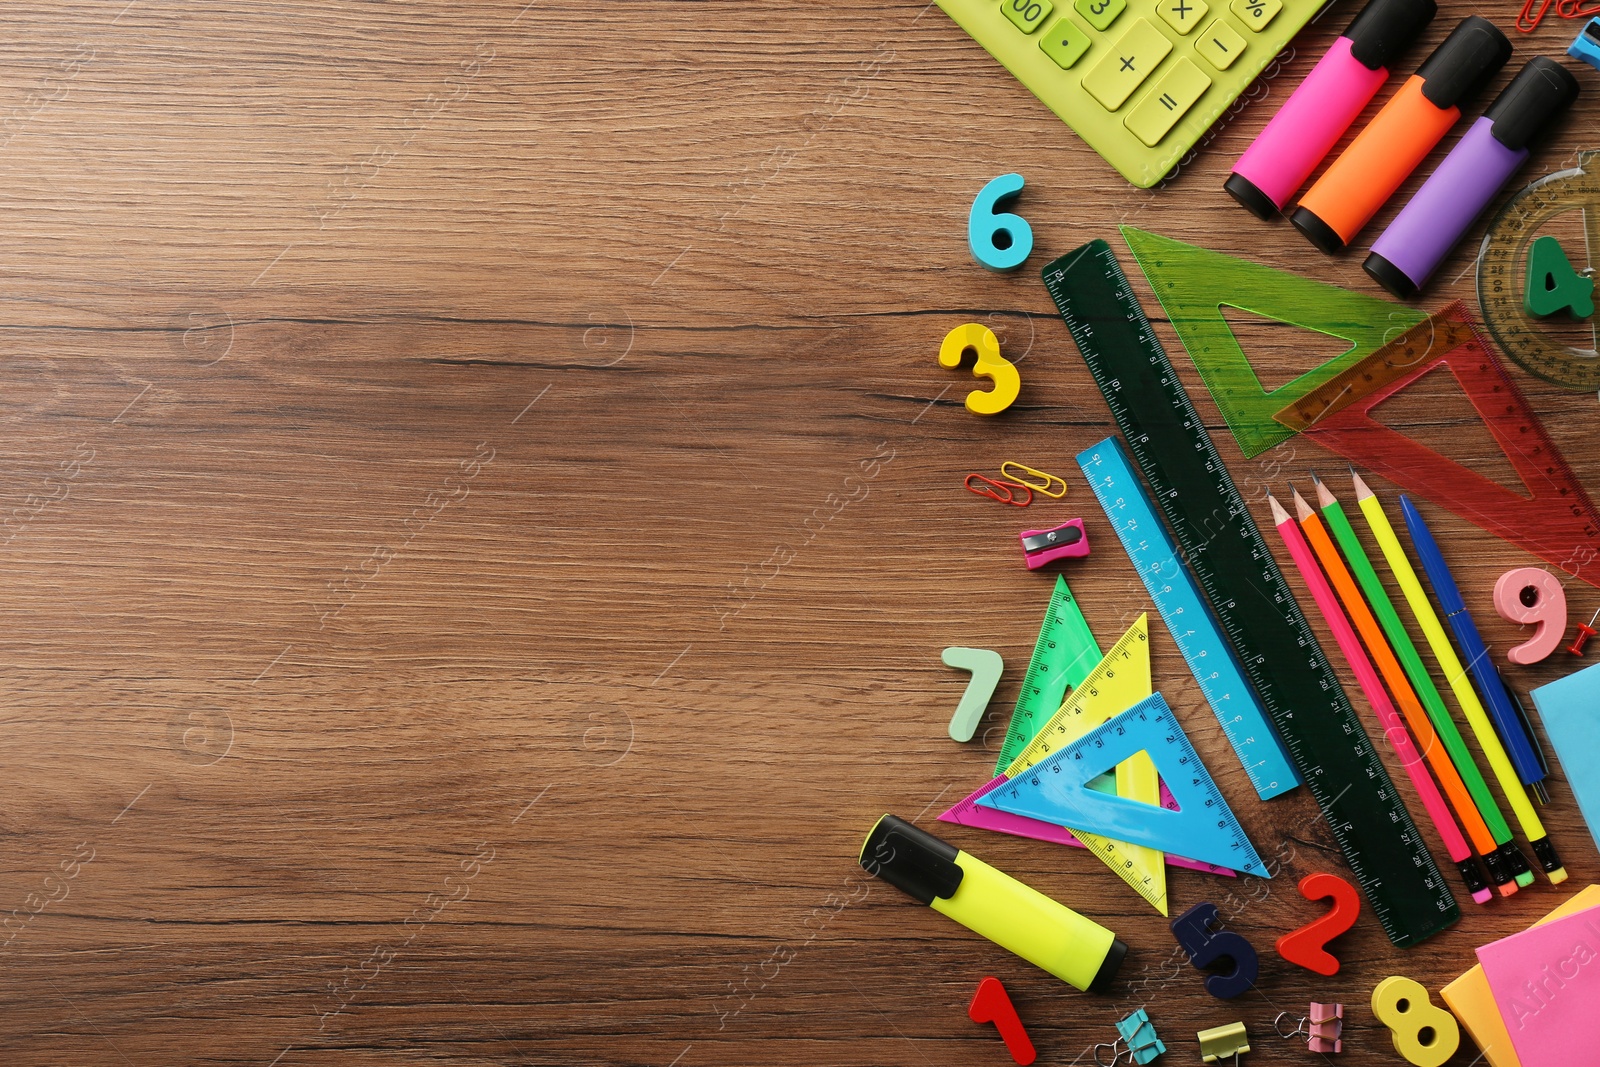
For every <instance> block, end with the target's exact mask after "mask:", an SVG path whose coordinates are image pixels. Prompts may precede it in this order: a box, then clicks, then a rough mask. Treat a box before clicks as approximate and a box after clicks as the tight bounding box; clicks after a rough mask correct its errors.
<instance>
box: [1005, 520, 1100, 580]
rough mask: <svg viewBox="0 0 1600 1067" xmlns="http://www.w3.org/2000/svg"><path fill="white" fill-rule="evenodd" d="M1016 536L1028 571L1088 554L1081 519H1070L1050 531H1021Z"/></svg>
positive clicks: (1086, 536)
mask: <svg viewBox="0 0 1600 1067" xmlns="http://www.w3.org/2000/svg"><path fill="white" fill-rule="evenodd" d="M1017 536H1018V537H1020V538H1022V556H1023V558H1024V559H1025V560H1026V561H1027V563H1028V569H1029V570H1030V571H1032V570H1038V569H1039V568H1040V567H1043V566H1044V565H1045V564H1046V563H1049V562H1050V561H1052V560H1057V559H1071V558H1074V557H1077V556H1087V555H1088V554H1089V535H1088V534H1086V533H1084V531H1083V520H1082V519H1070V520H1068V521H1067V522H1064V523H1062V524H1061V525H1060V526H1057V527H1055V528H1054V529H1050V530H1023V531H1022V533H1020V534H1018V535H1017Z"/></svg>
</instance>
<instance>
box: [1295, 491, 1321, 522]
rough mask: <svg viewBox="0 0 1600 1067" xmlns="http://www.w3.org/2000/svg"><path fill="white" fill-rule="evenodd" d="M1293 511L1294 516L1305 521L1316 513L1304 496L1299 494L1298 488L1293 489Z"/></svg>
mask: <svg viewBox="0 0 1600 1067" xmlns="http://www.w3.org/2000/svg"><path fill="white" fill-rule="evenodd" d="M1294 513H1295V517H1296V518H1298V519H1299V520H1300V521H1301V522H1305V521H1306V520H1307V519H1309V518H1310V517H1311V516H1313V515H1315V514H1316V512H1315V511H1314V510H1313V509H1312V507H1311V505H1310V504H1307V503H1306V498H1305V497H1303V496H1301V495H1300V490H1298V489H1296V490H1294Z"/></svg>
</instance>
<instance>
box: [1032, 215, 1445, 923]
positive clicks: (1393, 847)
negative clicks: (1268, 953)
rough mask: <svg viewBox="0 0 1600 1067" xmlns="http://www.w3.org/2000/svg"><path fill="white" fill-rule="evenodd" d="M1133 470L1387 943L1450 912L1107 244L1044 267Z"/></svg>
mask: <svg viewBox="0 0 1600 1067" xmlns="http://www.w3.org/2000/svg"><path fill="white" fill-rule="evenodd" d="M1044 284H1045V288H1047V289H1049V290H1050V295H1051V296H1052V297H1054V298H1055V302H1056V307H1057V308H1059V309H1060V311H1061V317H1062V318H1063V319H1065V320H1066V323H1067V328H1068V329H1069V330H1071V331H1072V339H1073V340H1074V341H1076V342H1077V344H1078V350H1079V351H1080V352H1081V353H1082V354H1083V358H1084V362H1086V363H1087V364H1088V365H1089V370H1090V372H1091V373H1092V374H1093V375H1094V380H1095V382H1096V384H1098V385H1099V386H1100V391H1101V392H1102V393H1104V394H1105V398H1106V403H1107V404H1109V405H1110V406H1111V415H1112V418H1114V419H1115V420H1116V422H1117V426H1118V427H1120V428H1121V430H1122V436H1123V437H1124V438H1125V439H1126V441H1127V444H1128V449H1129V451H1130V452H1131V453H1132V454H1133V458H1134V462H1135V463H1137V464H1138V466H1139V469H1140V470H1141V471H1142V472H1143V473H1144V477H1145V480H1146V481H1147V482H1148V483H1149V485H1150V488H1151V490H1152V492H1151V495H1152V496H1153V497H1154V498H1155V501H1156V504H1157V506H1159V507H1160V508H1161V511H1162V514H1164V515H1165V516H1166V520H1167V524H1168V525H1169V526H1170V527H1171V528H1172V533H1173V535H1174V538H1175V539H1176V541H1177V542H1178V546H1179V548H1180V549H1181V550H1182V553H1181V558H1183V559H1185V560H1186V561H1187V562H1188V564H1189V566H1190V568H1191V569H1192V570H1193V572H1194V576H1195V579H1196V580H1197V581H1198V582H1199V583H1200V587H1201V588H1202V589H1203V590H1205V594H1206V597H1207V599H1209V600H1210V602H1211V606H1212V609H1213V610H1214V611H1215V613H1216V617H1217V621H1218V622H1219V623H1220V624H1221V626H1222V629H1223V632H1224V633H1225V634H1227V636H1228V639H1229V641H1231V642H1232V644H1233V647H1234V650H1235V651H1236V652H1237V653H1238V656H1239V661H1240V664H1241V666H1242V667H1243V668H1244V671H1245V674H1246V675H1247V676H1248V677H1249V679H1250V682H1251V684H1253V685H1254V686H1255V688H1256V693H1257V695H1258V696H1259V697H1260V698H1261V704H1262V706H1263V707H1264V708H1265V709H1266V711H1267V715H1268V716H1269V717H1270V718H1271V720H1272V723H1273V725H1274V726H1275V727H1276V728H1277V730H1278V734H1279V736H1280V737H1282V739H1283V743H1284V746H1285V747H1286V748H1287V749H1288V751H1289V757H1290V759H1292V760H1293V761H1294V764H1295V766H1296V767H1297V768H1298V769H1299V771H1300V775H1301V777H1302V778H1304V779H1305V783H1306V788H1308V789H1310V790H1311V795H1312V796H1313V797H1315V798H1316V801H1317V804H1318V806H1320V807H1321V808H1322V813H1323V816H1324V817H1325V818H1326V819H1327V822H1328V827H1329V829H1330V830H1331V831H1332V832H1333V836H1334V839H1335V840H1337V841H1338V842H1339V847H1340V848H1341V849H1343V850H1344V855H1345V859H1346V860H1347V861H1348V862H1349V864H1350V870H1351V871H1352V872H1353V873H1354V874H1355V877H1356V880H1357V881H1358V882H1359V883H1360V884H1361V888H1362V889H1363V890H1364V891H1365V892H1366V895H1367V900H1368V902H1369V903H1370V904H1371V906H1372V913H1373V914H1374V915H1375V916H1376V917H1377V919H1378V922H1379V923H1381V924H1382V925H1383V929H1384V932H1385V933H1387V934H1388V935H1389V940H1391V941H1393V942H1394V943H1395V944H1396V945H1399V946H1401V947H1406V946H1408V945H1414V944H1416V943H1417V942H1419V941H1421V940H1423V939H1424V938H1427V937H1431V936H1432V935H1434V934H1436V933H1438V932H1439V931H1441V930H1443V929H1445V928H1446V927H1448V926H1449V925H1450V924H1451V923H1453V922H1455V921H1456V920H1457V919H1459V918H1460V917H1461V909H1460V908H1459V907H1458V906H1457V905H1456V902H1455V898H1454V897H1453V896H1452V895H1451V893H1450V888H1449V886H1448V885H1447V884H1446V882H1445V880H1444V876H1443V875H1441V874H1440V873H1439V868H1438V866H1437V865H1436V864H1435V863H1434V860H1433V857H1432V856H1431V855H1430V854H1429V852H1428V846H1427V843H1426V842H1425V841H1424V840H1423V838H1422V835H1421V834H1420V833H1419V832H1418V831H1417V826H1416V824H1415V823H1414V822H1412V820H1411V815H1410V813H1409V812H1408V811H1407V810H1406V806H1405V803H1404V801H1403V800H1402V799H1401V797H1400V795H1399V793H1398V792H1397V791H1396V790H1395V787H1394V782H1393V781H1392V780H1390V778H1389V774H1388V772H1387V771H1385V770H1384V768H1383V763H1382V761H1380V760H1379V759H1378V753H1377V750H1376V749H1374V748H1373V747H1372V741H1371V739H1370V738H1368V737H1367V732H1366V730H1364V729H1363V728H1362V726H1361V721H1360V720H1359V719H1358V718H1357V717H1356V712H1355V709H1354V708H1353V707H1351V706H1350V701H1349V699H1348V698H1346V696H1345V693H1344V689H1343V688H1342V687H1341V686H1340V685H1339V679H1338V678H1337V677H1336V676H1335V675H1334V673H1333V668H1332V667H1330V666H1329V665H1328V661H1327V659H1326V658H1325V657H1324V656H1323V654H1322V649H1321V647H1320V646H1318V644H1317V640H1316V637H1315V635H1313V634H1312V632H1311V627H1310V626H1308V625H1307V624H1306V618H1305V616H1304V615H1302V614H1301V613H1300V606H1299V605H1298V604H1297V603H1295V599H1294V595H1293V594H1292V593H1291V592H1290V591H1289V586H1288V585H1287V584H1286V583H1285V582H1284V580H1283V573H1282V572H1281V571H1279V570H1278V565H1277V563H1276V562H1275V561H1274V560H1273V558H1272V552H1271V550H1270V549H1269V548H1268V547H1267V543H1266V541H1265V540H1263V539H1262V537H1261V531H1260V530H1259V529H1258V528H1257V527H1256V524H1255V520H1254V519H1252V518H1251V517H1250V512H1249V510H1248V509H1247V508H1246V507H1245V503H1244V499H1243V498H1242V497H1241V496H1240V495H1239V490H1238V489H1237V488H1236V487H1235V486H1234V484H1233V479H1232V477H1230V476H1229V474H1228V468H1227V467H1226V466H1224V465H1223V462H1222V457H1221V456H1219V455H1218V454H1217V450H1216V447H1215V446H1214V445H1213V444H1212V443H1211V435H1210V434H1209V433H1208V432H1207V431H1206V428H1205V424H1204V423H1203V422H1201V420H1200V414H1199V412H1197V411H1196V410H1195V408H1194V405H1193V404H1192V403H1191V402H1190V401H1189V394H1188V393H1187V392H1185V391H1184V388H1183V383H1182V382H1180V381H1179V380H1178V375H1177V373H1176V372H1175V371H1174V370H1173V367H1172V363H1171V361H1170V360H1168V358H1167V353H1166V351H1165V350H1164V349H1163V348H1162V347H1161V342H1160V341H1159V340H1157V338H1156V335H1155V331H1153V330H1152V329H1151V328H1150V323H1149V320H1147V319H1146V318H1145V316H1144V310H1143V309H1142V308H1141V307H1140V306H1139V299H1138V297H1136V296H1135V295H1134V293H1133V290H1132V289H1131V288H1130V287H1129V285H1128V279H1127V277H1126V276H1125V275H1124V274H1123V273H1122V268H1121V267H1120V266H1118V264H1117V257H1116V255H1115V254H1114V253H1113V252H1112V251H1111V246H1110V245H1108V244H1106V242H1104V241H1091V242H1089V243H1088V244H1086V245H1084V246H1083V247H1081V248H1078V249H1076V250H1075V251H1072V252H1069V253H1067V254H1066V255H1064V256H1062V257H1061V258H1060V259H1058V260H1056V261H1055V262H1054V263H1051V264H1049V265H1048V266H1046V267H1045V268H1044Z"/></svg>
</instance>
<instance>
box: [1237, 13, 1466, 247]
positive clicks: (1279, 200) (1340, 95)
mask: <svg viewBox="0 0 1600 1067" xmlns="http://www.w3.org/2000/svg"><path fill="white" fill-rule="evenodd" d="M1436 11H1438V5H1437V4H1436V3H1435V2H1434V0H1371V2H1370V3H1368V4H1367V6H1366V7H1364V8H1362V9H1361V13H1360V14H1359V15H1357V16H1356V17H1355V21H1353V22H1351V23H1350V28H1349V29H1347V30H1345V31H1344V34H1343V35H1342V36H1341V37H1340V38H1339V39H1338V40H1336V41H1334V42H1333V47H1332V48H1330V49H1328V54H1327V55H1325V56H1323V57H1322V58H1321V59H1320V60H1318V62H1317V65H1316V66H1315V67H1312V68H1311V73H1310V74H1307V75H1306V80H1305V81H1303V82H1301V83H1300V86H1299V88H1297V89H1295V91H1294V92H1293V93H1292V94H1291V95H1290V97H1289V99H1287V100H1285V101H1284V102H1283V106H1282V107H1281V108H1279V109H1278V113H1277V114H1276V115H1274V116H1273V118H1272V121H1271V122H1269V123H1267V128H1266V129H1264V130H1262V131H1261V135H1260V136H1259V137H1257V138H1256V139H1255V142H1254V143H1253V144H1251V146H1250V147H1249V148H1247V149H1246V150H1245V153H1244V155H1242V156H1240V157H1239V162H1238V163H1237V164H1235V165H1234V168H1233V173H1232V174H1230V175H1229V176H1228V180H1227V181H1226V182H1224V183H1223V186H1222V187H1223V188H1224V189H1226V190H1227V191H1228V193H1229V194H1230V195H1231V196H1232V197H1233V198H1234V199H1235V200H1237V201H1239V203H1241V204H1243V205H1244V206H1245V207H1247V208H1249V209H1250V210H1251V211H1252V212H1254V213H1255V214H1256V215H1257V216H1258V217H1259V218H1263V219H1270V218H1272V217H1273V216H1274V215H1277V214H1278V213H1279V212H1281V211H1282V210H1283V206H1284V205H1285V204H1287V203H1288V202H1289V198H1290V197H1292V196H1294V194H1295V193H1296V192H1297V191H1298V190H1299V188H1300V187H1301V186H1302V185H1304V184H1305V183H1306V179H1307V178H1309V177H1311V172H1312V171H1314V170H1316V169H1317V164H1318V163H1321V162H1322V160H1323V157H1325V156H1326V155H1327V154H1328V153H1329V152H1330V151H1332V150H1333V146H1334V145H1335V144H1337V143H1338V141H1339V138H1340V137H1342V136H1344V132H1345V131H1346V130H1348V129H1349V128H1350V124H1351V123H1353V122H1354V121H1355V120H1356V119H1357V117H1359V116H1360V114H1361V109H1362V108H1364V107H1366V106H1367V104H1369V103H1370V102H1371V101H1372V98H1373V97H1374V96H1376V95H1377V93H1378V90H1379V89H1381V88H1382V87H1383V83H1384V82H1386V81H1388V80H1389V64H1390V63H1392V62H1393V61H1394V60H1395V59H1397V58H1399V56H1400V53H1402V52H1404V51H1405V50H1406V49H1407V48H1409V47H1410V46H1411V43H1412V42H1413V41H1415V40H1416V39H1417V36H1418V34H1420V33H1421V32H1422V31H1423V30H1424V29H1426V28H1427V25H1428V23H1430V22H1432V21H1433V16H1434V13H1435V12H1436Z"/></svg>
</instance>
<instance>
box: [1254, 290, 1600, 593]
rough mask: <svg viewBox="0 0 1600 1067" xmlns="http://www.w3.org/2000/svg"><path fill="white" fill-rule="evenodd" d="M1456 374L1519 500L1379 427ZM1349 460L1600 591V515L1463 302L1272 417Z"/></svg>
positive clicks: (1406, 439) (1471, 473) (1504, 488)
mask: <svg viewBox="0 0 1600 1067" xmlns="http://www.w3.org/2000/svg"><path fill="white" fill-rule="evenodd" d="M1439 367H1446V368H1448V369H1449V371H1450V373H1451V375H1452V376H1454V378H1455V380H1456V383H1457V384H1458V385H1459V386H1460V387H1461V389H1462V391H1463V392H1464V393H1466V395H1467V399H1468V400H1470V401H1471V402H1472V406H1473V408H1474V410H1476V411H1477V413H1478V417H1479V418H1480V419H1482V420H1483V424H1484V426H1485V427H1486V428H1487V429H1488V431H1489V433H1490V434H1491V435H1492V436H1493V437H1494V440H1495V443H1496V444H1498V445H1499V446H1500V451H1501V452H1502V453H1504V455H1505V458H1506V461H1507V462H1508V463H1510V464H1511V467H1512V469H1513V470H1515V471H1516V473H1517V476H1518V477H1519V478H1520V479H1521V480H1522V482H1523V485H1524V486H1525V487H1526V489H1527V493H1526V495H1524V494H1521V493H1517V492H1515V491H1513V490H1511V489H1508V488H1506V487H1505V486H1502V485H1500V484H1499V483H1498V482H1495V481H1492V480H1491V479H1489V478H1485V477H1484V476H1483V475H1481V474H1479V473H1477V472H1476V471H1473V470H1471V469H1469V468H1467V467H1463V466H1462V465H1461V464H1459V463H1457V462H1455V461H1454V460H1451V459H1446V458H1445V457H1444V456H1441V455H1439V453H1437V452H1435V451H1433V449H1431V448H1429V447H1428V446H1427V445H1425V444H1423V443H1421V442H1419V441H1416V440H1414V439H1413V438H1410V437H1408V436H1406V435H1405V434H1403V433H1401V432H1400V431H1398V430H1395V429H1391V428H1390V427H1388V426H1385V425H1383V424H1382V423H1380V422H1378V421H1377V420H1376V419H1374V418H1373V416H1372V411H1373V409H1374V408H1376V407H1377V406H1378V405H1379V404H1382V403H1383V402H1384V401H1385V400H1387V399H1389V398H1390V397H1392V396H1394V395H1395V394H1396V393H1398V392H1400V391H1401V390H1403V389H1405V388H1406V387H1407V386H1409V385H1411V384H1412V383H1413V382H1415V381H1416V380H1417V379H1419V378H1421V377H1422V376H1423V375H1424V374H1427V373H1428V372H1429V371H1432V370H1435V369H1437V368H1439ZM1275 417H1276V418H1277V420H1278V421H1279V422H1281V423H1283V424H1284V425H1285V426H1287V427H1289V428H1291V429H1297V430H1301V431H1303V432H1304V433H1305V434H1306V435H1307V436H1308V437H1309V438H1310V439H1311V440H1313V441H1315V442H1317V443H1318V444H1320V445H1322V446H1323V447H1325V448H1328V449H1330V450H1332V451H1334V452H1337V453H1338V454H1339V455H1341V456H1344V457H1345V458H1346V459H1350V460H1353V461H1354V462H1356V463H1360V464H1361V465H1362V466H1364V467H1367V468H1368V469H1370V470H1372V471H1374V472H1375V473H1377V474H1380V475H1382V476H1383V477H1385V478H1387V479H1389V480H1390V481H1391V482H1394V483H1395V484H1396V485H1398V486H1400V487H1401V488H1403V489H1405V490H1406V491H1407V492H1411V493H1415V494H1417V495H1418V496H1422V497H1426V498H1427V499H1428V500H1431V501H1433V502H1434V503H1435V504H1438V505H1439V506H1440V507H1443V508H1446V509H1448V510H1450V511H1452V512H1454V513H1455V514H1457V515H1459V516H1460V517H1461V518H1463V519H1466V520H1467V521H1468V522H1470V523H1472V524H1473V525H1475V526H1478V527H1481V528H1482V529H1484V530H1486V531H1488V532H1489V533H1491V534H1494V535H1495V536H1496V537H1498V538H1500V539H1502V540H1504V541H1509V542H1510V543H1512V544H1514V545H1517V546H1519V547H1521V548H1524V549H1526V550H1527V551H1529V552H1531V553H1533V554H1534V555H1535V556H1538V557H1539V558H1540V559H1542V560H1545V561H1546V562H1548V563H1553V564H1555V565H1556V566H1558V567H1560V568H1561V569H1562V570H1564V571H1565V572H1567V573H1568V574H1570V575H1572V576H1574V577H1576V578H1580V579H1582V580H1583V581H1585V582H1587V583H1589V584H1590V585H1592V586H1595V587H1597V588H1600V512H1597V511H1596V510H1595V506H1594V502H1593V501H1592V500H1590V499H1589V494H1588V493H1587V492H1585V491H1584V488H1583V486H1582V485H1581V484H1579V482H1578V479H1577V478H1576V477H1575V476H1574V475H1573V473H1572V468H1570V467H1568V466H1567V463H1566V460H1564V459H1562V458H1561V453H1560V452H1559V451H1557V450H1556V446H1555V443H1554V442H1552V441H1551V440H1550V437H1549V435H1548V434H1546V433H1545V431H1544V427H1543V426H1541V425H1540V423H1539V419H1538V417H1537V416H1535V415H1534V413H1533V411H1532V409H1530V408H1529V407H1528V402H1527V400H1525V399H1524V398H1523V396H1522V393H1521V392H1520V391H1519V390H1518V389H1517V387H1516V385H1515V383H1513V382H1512V380H1511V378H1510V377H1509V376H1508V375H1507V374H1506V371H1505V368H1504V366H1502V365H1501V363H1500V361H1499V359H1498V358H1497V357H1496V356H1495V355H1494V354H1493V353H1492V351H1491V350H1490V347H1489V345H1488V344H1486V343H1485V342H1484V340H1483V337H1482V336H1481V335H1480V334H1479V333H1478V330H1477V329H1476V327H1475V326H1474V325H1473V321H1472V317H1471V315H1470V314H1469V313H1468V311H1467V309H1466V307H1465V305H1463V304H1462V303H1461V302H1460V301H1456V302H1455V303H1452V304H1450V305H1448V306H1447V307H1445V308H1443V309H1441V310H1440V311H1439V312H1438V313H1436V314H1434V315H1432V316H1430V317H1429V319H1428V321H1427V322H1424V323H1421V324H1420V325H1418V326H1416V327H1414V328H1413V329H1410V330H1407V331H1406V332H1405V333H1404V334H1402V335H1401V336H1400V337H1398V338H1396V339H1395V340H1394V341H1392V342H1390V343H1389V344H1388V345H1385V346H1384V347H1383V348H1382V349H1380V350H1378V351H1377V352H1375V353H1373V354H1372V355H1371V356H1369V357H1367V358H1366V359H1364V360H1362V361H1361V362H1360V363H1358V364H1356V365H1355V366H1352V367H1350V368H1349V369H1348V370H1346V371H1344V372H1343V373H1341V374H1339V375H1337V376H1336V377H1334V378H1332V379H1330V380H1329V381H1327V382H1325V383H1324V384H1323V385H1321V386H1320V387H1318V388H1317V389H1315V390H1313V391H1312V392H1310V393H1308V394H1306V395H1305V396H1304V397H1301V398H1300V399H1299V400H1297V401H1295V403H1293V404H1291V405H1289V407H1287V408H1284V409H1283V410H1282V411H1280V412H1278V414H1277V415H1276V416H1275Z"/></svg>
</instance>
